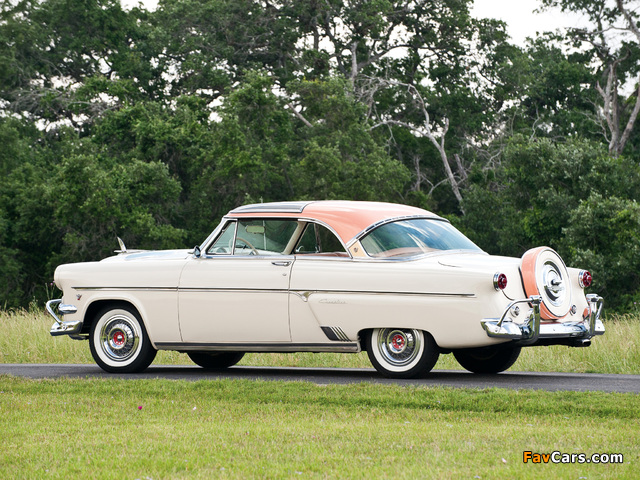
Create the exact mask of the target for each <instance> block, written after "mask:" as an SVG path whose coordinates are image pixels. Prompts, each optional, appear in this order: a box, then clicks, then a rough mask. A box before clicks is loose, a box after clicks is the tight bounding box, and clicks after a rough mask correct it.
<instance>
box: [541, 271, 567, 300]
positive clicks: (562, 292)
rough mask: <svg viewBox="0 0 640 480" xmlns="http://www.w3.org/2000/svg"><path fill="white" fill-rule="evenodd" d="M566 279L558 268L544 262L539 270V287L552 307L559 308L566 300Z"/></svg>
mask: <svg viewBox="0 0 640 480" xmlns="http://www.w3.org/2000/svg"><path fill="white" fill-rule="evenodd" d="M565 283H566V279H565V278H563V276H562V272H561V271H560V269H559V268H558V266H557V265H556V264H555V263H554V262H551V261H546V262H545V263H544V264H543V265H542V268H541V285H542V290H543V291H544V294H545V296H546V297H547V299H548V300H549V302H550V303H551V304H552V305H553V306H554V307H560V306H561V305H562V304H563V303H564V300H565V298H566V295H567V290H566V287H565Z"/></svg>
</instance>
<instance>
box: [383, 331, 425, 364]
mask: <svg viewBox="0 0 640 480" xmlns="http://www.w3.org/2000/svg"><path fill="white" fill-rule="evenodd" d="M420 347H421V340H420V336H419V335H417V334H416V332H415V331H414V330H400V329H390V328H386V329H383V330H381V331H380V334H379V335H378V342H377V348H378V351H379V352H380V354H381V355H382V357H383V358H384V360H385V361H386V362H387V363H389V365H392V366H394V367H403V366H406V365H409V364H411V363H412V362H413V361H414V360H415V359H416V358H417V357H418V355H419V354H420V350H421V348H420Z"/></svg>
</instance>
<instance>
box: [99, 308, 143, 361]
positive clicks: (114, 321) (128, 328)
mask: <svg viewBox="0 0 640 480" xmlns="http://www.w3.org/2000/svg"><path fill="white" fill-rule="evenodd" d="M139 347H140V332H139V331H138V326H137V325H136V323H134V322H132V321H131V319H129V318H127V317H126V316H124V315H114V316H113V317H111V318H109V319H108V320H107V321H106V322H105V323H104V325H103V326H102V328H101V329H100V348H101V350H102V352H103V353H104V354H105V355H106V356H107V357H108V358H109V359H111V360H113V361H115V362H126V361H127V360H129V359H131V358H132V357H134V356H135V355H136V354H137V352H138V349H139Z"/></svg>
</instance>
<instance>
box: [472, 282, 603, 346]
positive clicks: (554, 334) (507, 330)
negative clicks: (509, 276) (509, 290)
mask: <svg viewBox="0 0 640 480" xmlns="http://www.w3.org/2000/svg"><path fill="white" fill-rule="evenodd" d="M587 301H588V302H589V316H588V317H587V318H585V319H584V320H583V321H580V322H564V323H544V324H543V323H542V322H541V321H540V303H541V302H542V298H541V297H540V296H538V295H534V296H531V297H529V298H525V299H522V300H516V301H514V302H511V303H510V304H509V305H508V306H507V308H506V309H505V311H504V313H503V314H502V316H501V317H500V318H499V319H496V318H485V319H483V320H482V327H483V328H484V330H485V332H487V335H488V336H489V337H492V338H504V339H512V340H516V341H518V343H519V344H521V345H532V344H535V343H542V344H545V345H553V344H564V345H570V346H574V347H586V346H589V345H590V344H591V340H590V339H591V338H592V337H594V336H595V335H602V334H603V333H604V331H605V328H604V325H603V324H602V321H601V320H600V313H601V312H602V306H603V303H604V301H603V299H602V297H600V296H598V295H594V294H591V295H587ZM521 303H528V304H530V305H531V307H532V308H531V314H530V316H529V318H528V319H527V321H526V322H524V323H515V322H512V321H510V320H507V316H508V314H509V312H510V311H511V310H512V309H513V308H514V307H516V306H517V305H518V304H521Z"/></svg>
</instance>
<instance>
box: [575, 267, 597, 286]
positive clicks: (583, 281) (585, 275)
mask: <svg viewBox="0 0 640 480" xmlns="http://www.w3.org/2000/svg"><path fill="white" fill-rule="evenodd" d="M578 283H579V284H580V286H581V287H582V288H587V287H590V286H591V284H592V283H593V277H592V276H591V272H589V271H587V270H580V273H579V274H578Z"/></svg>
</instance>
